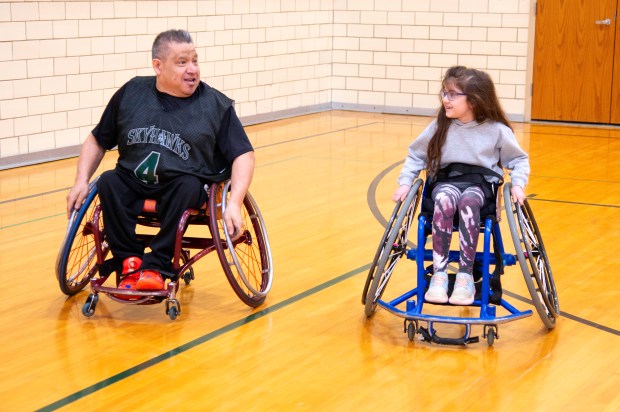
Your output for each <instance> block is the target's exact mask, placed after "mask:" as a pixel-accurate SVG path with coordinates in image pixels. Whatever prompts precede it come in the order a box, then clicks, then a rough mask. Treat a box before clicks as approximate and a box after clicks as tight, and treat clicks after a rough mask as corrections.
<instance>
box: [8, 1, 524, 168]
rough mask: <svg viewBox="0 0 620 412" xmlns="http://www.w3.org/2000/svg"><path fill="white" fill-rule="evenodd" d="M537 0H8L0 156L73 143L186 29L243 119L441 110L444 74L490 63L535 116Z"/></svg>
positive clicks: (41, 152) (516, 102) (43, 155)
mask: <svg viewBox="0 0 620 412" xmlns="http://www.w3.org/2000/svg"><path fill="white" fill-rule="evenodd" d="M532 9H533V0H441V1H439V0H198V1H131V0H120V1H55V0H54V1H49V0H48V1H8V2H0V169H2V168H7V167H14V166H19V165H23V164H30V163H37V162H43V161H47V160H53V159H57V158H62V157H67V156H74V155H76V154H77V152H78V147H79V144H80V143H81V142H82V141H83V140H84V138H85V137H86V136H87V135H88V133H89V132H90V130H92V128H93V126H94V125H95V124H96V123H97V122H98V120H99V117H100V116H101V112H102V111H103V109H104V107H105V105H106V103H107V101H108V99H109V98H110V97H111V95H112V94H113V93H114V92H115V91H116V90H117V89H118V87H120V86H121V85H122V84H123V83H124V82H126V81H127V80H129V79H130V78H132V77H133V76H136V75H151V74H152V69H151V54H150V48H151V44H152V41H153V39H154V37H155V35H156V34H157V33H159V32H161V31H163V30H167V29H170V28H183V29H187V30H188V31H189V32H190V33H191V34H192V36H193V37H194V42H195V43H196V46H197V49H198V53H199V59H200V65H201V72H202V77H203V80H204V81H206V82H207V83H208V84H210V85H211V86H213V87H215V88H217V89H219V90H221V91H223V92H224V93H226V94H227V95H229V96H230V97H232V98H233V99H235V100H236V108H237V111H238V113H239V115H240V117H241V119H242V121H243V122H244V124H252V123H257V122H262V121H267V120H274V119H277V118H282V117H289V116H295V115H299V114H303V113H309V112H316V111H321V110H329V109H332V108H334V109H347V110H363V111H382V112H390V113H410V114H428V115H431V114H433V113H434V112H435V110H436V108H437V106H438V104H439V102H438V99H437V92H438V90H439V81H440V79H441V75H442V73H443V72H444V71H445V69H446V68H447V67H448V66H451V65H453V64H464V65H469V66H473V67H477V68H480V69H484V70H487V71H488V72H489V73H490V74H491V76H492V77H493V79H494V80H495V82H496V85H497V88H498V92H499V94H500V97H501V99H502V103H503V104H504V107H505V109H506V111H507V112H508V113H509V115H510V117H511V118H512V119H513V120H528V116H529V105H530V102H529V96H528V93H526V90H529V89H528V87H529V83H530V80H529V74H530V72H531V68H530V65H531V60H532V57H531V55H530V53H531V49H532V47H531V44H532V42H533V40H532V39H533V37H532V34H533V33H532V30H533V15H532Z"/></svg>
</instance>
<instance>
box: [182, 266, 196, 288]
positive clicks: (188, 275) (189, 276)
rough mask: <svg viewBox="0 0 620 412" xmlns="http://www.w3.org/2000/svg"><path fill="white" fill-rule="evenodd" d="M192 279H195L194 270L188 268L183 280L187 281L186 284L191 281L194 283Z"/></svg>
mask: <svg viewBox="0 0 620 412" xmlns="http://www.w3.org/2000/svg"><path fill="white" fill-rule="evenodd" d="M192 280H194V271H193V270H188V271H187V272H185V274H184V275H183V281H184V282H185V284H186V285H189V284H190V283H192Z"/></svg>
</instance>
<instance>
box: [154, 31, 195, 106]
mask: <svg viewBox="0 0 620 412" xmlns="http://www.w3.org/2000/svg"><path fill="white" fill-rule="evenodd" d="M153 69H154V70H155V74H156V75H157V90H159V91H160V92H163V93H167V94H169V95H171V96H175V97H189V96H191V95H192V94H193V93H194V91H196V88H197V87H198V84H199V83H200V68H199V67H198V55H197V54H196V49H195V47H194V45H193V44H192V43H176V42H170V43H168V47H167V49H166V53H165V54H164V56H162V57H161V58H159V59H153Z"/></svg>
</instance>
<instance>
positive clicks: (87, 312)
mask: <svg viewBox="0 0 620 412" xmlns="http://www.w3.org/2000/svg"><path fill="white" fill-rule="evenodd" d="M98 301H99V295H94V294H92V293H91V294H90V295H88V298H86V302H84V306H82V315H84V316H86V317H87V318H90V317H91V316H93V315H94V314H95V308H96V307H97V302H98Z"/></svg>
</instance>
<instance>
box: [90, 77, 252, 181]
mask: <svg viewBox="0 0 620 412" xmlns="http://www.w3.org/2000/svg"><path fill="white" fill-rule="evenodd" d="M155 81H156V79H155V77H154V76H149V77H136V78H134V79H132V80H130V81H129V82H127V83H126V84H125V85H124V86H123V87H121V88H120V89H119V90H118V91H117V92H116V93H115V94H114V96H113V97H112V99H111V100H110V102H109V103H108V106H107V107H106V109H105V111H104V113H103V115H102V117H101V121H100V122H99V124H98V125H97V127H95V129H93V135H94V136H95V137H96V139H97V141H98V143H99V144H100V145H101V146H102V147H104V148H106V149H111V148H113V147H115V146H118V151H119V158H118V164H117V169H119V170H120V171H122V172H125V173H130V174H132V175H134V176H135V177H136V178H138V179H139V180H141V181H143V182H145V183H148V184H157V183H163V182H166V181H168V180H170V179H172V178H174V177H175V176H179V175H182V174H191V175H195V176H198V177H199V178H201V179H203V180H205V181H213V182H217V181H222V180H224V179H227V178H228V177H230V173H231V164H232V161H233V160H234V159H235V158H236V157H237V156H239V155H242V154H243V153H246V152H249V151H252V150H253V149H252V145H251V144H250V142H249V139H248V137H247V135H246V133H245V131H244V130H243V127H242V126H241V122H240V121H239V119H238V117H237V115H236V113H235V111H234V107H233V102H232V100H230V99H229V98H228V97H226V96H225V95H224V94H222V93H221V92H219V91H217V90H215V89H213V88H212V87H209V86H208V85H207V84H205V83H204V82H200V85H199V86H198V88H197V89H196V91H195V92H194V94H193V95H192V96H190V97H188V98H178V97H174V96H170V95H167V94H164V93H161V92H158V91H157V89H156V87H155Z"/></svg>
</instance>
